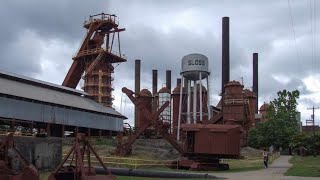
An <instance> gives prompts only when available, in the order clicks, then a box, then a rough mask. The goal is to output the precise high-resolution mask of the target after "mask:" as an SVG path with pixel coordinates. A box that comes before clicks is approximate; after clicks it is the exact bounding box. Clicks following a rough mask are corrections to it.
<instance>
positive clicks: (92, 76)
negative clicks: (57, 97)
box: [62, 13, 127, 107]
mask: <svg viewBox="0 0 320 180" xmlns="http://www.w3.org/2000/svg"><path fill="white" fill-rule="evenodd" d="M83 27H84V28H85V29H86V30H87V33H86V35H85V37H84V39H83V41H82V44H81V46H80V48H79V50H78V52H77V53H76V54H75V56H74V57H73V58H72V59H73V63H72V65H71V68H70V69H69V71H68V74H67V75H66V77H65V79H64V81H63V83H62V85H63V86H67V87H70V88H76V87H77V85H78V83H79V81H80V79H81V78H82V79H83V80H84V84H83V85H82V87H81V88H82V89H83V90H84V91H85V92H87V93H88V94H90V95H91V96H92V99H94V100H95V101H97V102H99V103H100V104H102V105H104V106H107V107H112V104H113V103H112V101H113V100H114V97H113V96H112V91H113V90H114V88H113V86H112V81H113V80H114V77H113V75H112V73H114V66H113V64H114V63H122V62H126V61H127V60H126V57H125V56H124V55H123V54H121V47H120V32H122V31H125V29H124V28H119V25H118V20H117V16H116V15H111V14H104V13H101V14H96V15H91V16H90V18H89V20H88V21H85V22H84V25H83ZM115 37H116V39H117V45H118V47H116V50H115V48H113V46H114V45H115V44H116V43H115Z"/></svg>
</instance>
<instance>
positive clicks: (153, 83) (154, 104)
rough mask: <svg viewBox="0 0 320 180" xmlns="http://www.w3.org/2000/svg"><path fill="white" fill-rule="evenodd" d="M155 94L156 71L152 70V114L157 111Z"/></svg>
mask: <svg viewBox="0 0 320 180" xmlns="http://www.w3.org/2000/svg"><path fill="white" fill-rule="evenodd" d="M157 92H158V70H156V69H153V70H152V96H153V100H152V112H155V111H157V109H158V98H157Z"/></svg>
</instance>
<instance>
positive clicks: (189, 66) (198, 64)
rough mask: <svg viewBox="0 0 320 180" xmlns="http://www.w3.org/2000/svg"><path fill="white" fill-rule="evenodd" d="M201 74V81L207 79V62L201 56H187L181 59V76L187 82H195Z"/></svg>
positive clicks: (206, 59)
mask: <svg viewBox="0 0 320 180" xmlns="http://www.w3.org/2000/svg"><path fill="white" fill-rule="evenodd" d="M200 72H201V80H202V79H205V78H207V77H208V75H209V74H210V72H209V61H208V58H207V57H206V56H204V55H202V54H189V55H186V56H184V57H183V58H182V64H181V73H180V74H181V75H182V76H183V77H184V78H186V79H187V80H193V81H197V80H199V79H200V78H199V75H200Z"/></svg>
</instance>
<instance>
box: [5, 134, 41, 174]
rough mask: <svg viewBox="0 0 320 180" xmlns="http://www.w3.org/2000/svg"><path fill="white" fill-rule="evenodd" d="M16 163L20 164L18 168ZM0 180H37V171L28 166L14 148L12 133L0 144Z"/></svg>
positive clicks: (30, 165)
mask: <svg viewBox="0 0 320 180" xmlns="http://www.w3.org/2000/svg"><path fill="white" fill-rule="evenodd" d="M17 161H18V162H19V163H21V164H22V168H19V167H18V164H17ZM0 179H3V180H23V179H28V180H38V179H39V172H38V170H37V169H36V168H35V167H34V166H33V165H32V164H30V163H29V162H28V161H27V160H25V159H24V157H23V156H22V155H21V154H20V153H19V151H18V150H17V149H16V148H15V145H14V141H13V133H10V134H8V136H7V137H6V138H5V140H4V141H3V142H0Z"/></svg>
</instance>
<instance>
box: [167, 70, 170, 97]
mask: <svg viewBox="0 0 320 180" xmlns="http://www.w3.org/2000/svg"><path fill="white" fill-rule="evenodd" d="M166 87H167V88H168V89H169V91H170V92H171V71H170V70H167V71H166Z"/></svg>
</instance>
